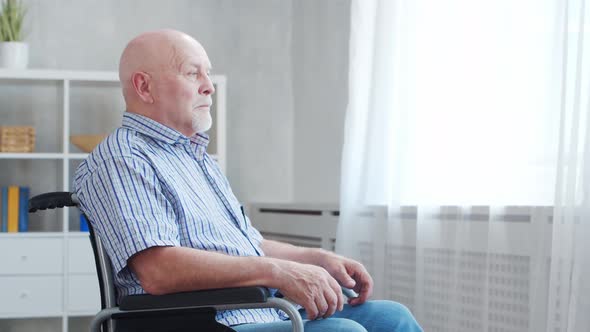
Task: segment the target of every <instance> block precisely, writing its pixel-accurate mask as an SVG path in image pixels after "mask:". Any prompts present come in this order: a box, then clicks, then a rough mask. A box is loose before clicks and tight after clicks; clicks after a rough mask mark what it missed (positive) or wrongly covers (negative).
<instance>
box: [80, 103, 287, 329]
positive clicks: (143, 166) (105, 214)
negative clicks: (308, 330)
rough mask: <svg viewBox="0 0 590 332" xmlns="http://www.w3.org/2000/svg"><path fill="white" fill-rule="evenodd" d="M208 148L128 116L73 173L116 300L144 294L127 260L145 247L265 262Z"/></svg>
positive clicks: (230, 316) (269, 315) (230, 314)
mask: <svg viewBox="0 0 590 332" xmlns="http://www.w3.org/2000/svg"><path fill="white" fill-rule="evenodd" d="M208 143H209V139H208V136H207V135H205V134H197V135H195V136H193V137H190V138H189V137H186V136H184V135H183V134H181V133H180V132H178V131H176V130H174V129H172V128H169V127H166V126H164V125H162V124H160V123H158V122H156V121H154V120H152V119H150V118H147V117H144V116H141V115H138V114H134V113H129V112H126V113H125V114H124V115H123V125H122V127H120V128H117V129H116V130H115V131H114V132H113V133H112V134H111V135H109V136H108V137H107V138H106V139H105V140H104V141H103V142H102V143H101V144H99V145H98V146H97V148H96V149H95V150H94V151H93V152H92V153H91V154H90V155H89V156H88V158H86V160H84V161H83V162H82V163H81V164H80V166H79V167H78V169H77V170H76V175H75V191H76V194H77V195H78V197H79V199H80V205H81V206H80V208H81V209H82V211H83V212H84V213H85V214H86V215H87V216H88V218H89V219H90V221H91V223H92V226H93V227H94V229H95V230H96V233H97V234H98V236H99V237H100V239H101V240H102V241H103V242H104V246H105V249H106V251H107V254H108V255H109V257H110V258H111V261H112V264H113V272H114V273H115V275H114V282H115V285H116V287H117V292H118V296H119V299H120V298H121V297H122V296H126V295H131V294H143V293H145V291H144V290H143V288H142V287H141V284H140V283H139V280H138V278H137V276H136V275H135V274H134V273H133V272H132V271H131V270H130V269H129V268H128V267H127V260H128V259H129V258H130V257H131V256H133V255H134V254H136V253H138V252H140V251H142V250H145V249H147V248H150V247H154V246H183V247H190V248H196V249H201V250H209V251H215V252H221V253H225V254H229V255H234V256H263V255H264V253H263V252H262V249H261V248H260V244H261V241H262V236H261V235H260V233H259V232H258V231H257V230H256V229H255V228H254V227H253V226H252V225H251V223H250V220H249V219H248V218H247V217H246V216H245V214H244V213H243V212H242V209H241V205H240V203H239V202H238V200H237V198H236V197H235V196H234V194H233V192H232V190H231V188H230V186H229V183H228V181H227V179H226V177H225V176H224V175H223V173H222V172H221V170H220V169H219V166H218V165H217V163H216V162H215V161H214V160H213V159H212V158H211V157H210V156H209V155H208V154H207V152H206V151H205V150H206V148H207V144H208ZM216 318H217V320H218V321H219V322H220V323H223V324H226V325H235V324H243V323H263V322H274V321H279V320H281V319H283V318H285V316H284V314H283V313H282V312H278V311H276V310H274V309H243V310H226V311H220V312H218V313H217V317H216Z"/></svg>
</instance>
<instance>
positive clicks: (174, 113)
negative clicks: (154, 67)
mask: <svg viewBox="0 0 590 332" xmlns="http://www.w3.org/2000/svg"><path fill="white" fill-rule="evenodd" d="M175 46H176V47H175V50H174V52H173V53H174V54H173V56H172V57H171V59H170V65H169V66H168V69H165V70H163V71H162V72H161V73H158V75H157V77H154V78H155V79H154V88H155V89H154V97H155V101H156V103H158V104H159V105H158V108H159V109H160V111H161V112H162V113H163V115H164V117H165V119H166V124H167V125H168V126H171V127H172V128H174V129H176V130H178V131H180V132H181V133H183V134H184V135H186V136H192V135H194V134H195V133H202V132H205V131H207V130H209V128H211V124H212V119H211V113H210V108H211V103H212V98H211V95H212V94H213V93H214V92H215V88H214V87H213V83H212V82H211V79H210V78H209V71H210V69H211V63H210V62H209V58H208V57H207V53H206V52H205V50H204V49H203V47H202V46H201V45H200V44H199V43H197V42H196V41H194V40H192V39H189V38H186V39H183V40H181V41H180V42H179V43H177V45H175Z"/></svg>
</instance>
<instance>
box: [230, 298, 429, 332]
mask: <svg viewBox="0 0 590 332" xmlns="http://www.w3.org/2000/svg"><path fill="white" fill-rule="evenodd" d="M300 312H301V317H302V318H303V319H304V321H303V324H304V326H305V332H319V331H338V332H367V331H368V332H423V331H422V328H421V327H420V326H419V325H418V322H416V319H415V318H414V316H412V313H410V311H409V310H408V308H406V307H405V306H403V305H402V304H399V303H397V302H393V301H367V302H365V303H364V304H361V305H358V306H356V307H353V306H351V305H348V304H345V305H344V310H342V311H336V313H334V315H333V316H331V317H329V318H327V319H320V320H313V321H310V320H307V319H306V318H307V315H306V314H305V311H303V310H301V311H300ZM232 329H234V330H236V331H238V332H250V331H256V332H288V331H291V321H284V322H275V323H263V324H243V325H237V326H232Z"/></svg>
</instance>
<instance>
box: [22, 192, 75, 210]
mask: <svg viewBox="0 0 590 332" xmlns="http://www.w3.org/2000/svg"><path fill="white" fill-rule="evenodd" d="M78 203H79V201H78V197H76V194H74V193H71V192H67V191H56V192H51V193H45V194H41V195H37V196H35V197H33V198H31V199H29V212H30V213H33V212H36V211H37V210H45V209H55V208H63V207H66V206H78Z"/></svg>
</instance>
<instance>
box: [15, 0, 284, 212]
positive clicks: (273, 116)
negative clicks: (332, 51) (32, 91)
mask: <svg viewBox="0 0 590 332" xmlns="http://www.w3.org/2000/svg"><path fill="white" fill-rule="evenodd" d="M25 4H26V5H27V6H28V7H29V13H28V16H27V30H28V31H29V34H28V35H27V38H26V40H27V41H28V42H29V43H30V67H35V68H54V69H75V70H117V66H118V60H119V55H120V53H121V51H122V50H123V47H124V46H125V44H126V43H127V42H128V41H129V40H130V39H131V38H132V37H134V36H136V35H137V34H139V33H141V32H143V31H147V30H153V29H159V28H166V27H169V28H175V29H179V30H182V31H185V32H187V33H188V34H190V35H192V36H194V37H195V38H197V39H198V40H199V41H200V42H201V43H202V44H203V45H204V46H205V48H206V50H207V52H208V55H209V58H210V59H211V61H212V63H213V67H214V70H213V72H214V73H218V74H224V75H227V78H228V86H227V88H228V94H227V98H228V99H227V110H228V136H229V137H228V177H229V179H230V181H231V182H232V184H233V188H234V192H235V193H236V195H237V196H238V197H239V198H241V199H243V200H249V201H289V200H291V199H292V193H293V188H292V180H293V179H292V174H293V150H292V149H291V147H292V146H293V96H292V93H293V92H292V89H291V84H292V74H291V37H292V3H291V1H290V0H289V1H274V0H248V1H235V0H233V1H232V0H199V1H191V0H174V1H161V0H125V1H119V0H102V1H90V0H84V1H47V0H27V1H25Z"/></svg>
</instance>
